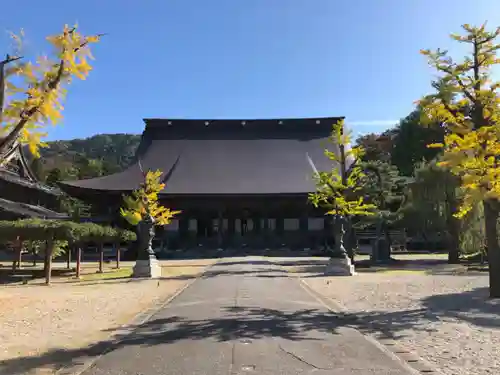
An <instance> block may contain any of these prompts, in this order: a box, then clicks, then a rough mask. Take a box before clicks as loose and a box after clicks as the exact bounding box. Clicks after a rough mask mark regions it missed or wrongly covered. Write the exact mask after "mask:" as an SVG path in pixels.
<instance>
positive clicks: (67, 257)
mask: <svg viewBox="0 0 500 375" xmlns="http://www.w3.org/2000/svg"><path fill="white" fill-rule="evenodd" d="M66 268H67V269H68V270H69V269H71V246H68V253H67V254H66Z"/></svg>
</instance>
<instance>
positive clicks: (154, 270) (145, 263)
mask: <svg viewBox="0 0 500 375" xmlns="http://www.w3.org/2000/svg"><path fill="white" fill-rule="evenodd" d="M137 229H138V230H137V234H138V241H137V260H136V262H135V265H134V268H133V272H132V276H133V277H147V278H159V277H161V266H160V263H159V262H158V259H156V255H155V253H154V251H153V247H152V243H153V238H154V236H155V230H154V219H153V217H152V216H151V215H150V214H147V215H146V216H145V217H144V219H143V220H142V221H141V222H139V224H138V228H137Z"/></svg>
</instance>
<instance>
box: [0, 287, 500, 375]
mask: <svg viewBox="0 0 500 375" xmlns="http://www.w3.org/2000/svg"><path fill="white" fill-rule="evenodd" d="M487 295H488V291H487V290H486V288H479V289H475V290H472V291H470V292H465V293H460V294H448V295H437V296H432V297H428V298H426V299H425V300H423V301H422V302H423V307H422V308H419V309H407V310H404V311H398V312H384V311H377V312H372V313H364V314H349V313H333V312H328V313H325V312H324V310H319V309H314V308H310V309H297V310H288V311H282V310H276V309H266V308H260V307H231V306H227V307H224V311H225V315H224V316H223V317H221V318H217V319H198V320H192V319H191V320H190V319H187V318H185V317H183V316H179V315H173V316H169V317H166V318H162V319H155V320H151V321H149V322H147V323H145V324H142V325H140V326H137V327H134V328H135V331H134V333H132V334H130V335H126V336H123V337H119V336H115V337H114V338H112V339H110V340H106V341H101V342H98V343H96V344H94V345H91V346H89V347H85V348H80V349H75V350H64V349H57V350H52V351H49V352H47V353H44V354H42V355H40V356H36V357H26V358H17V359H12V360H6V361H3V362H2V363H1V365H0V375H12V374H17V373H28V372H29V371H31V370H33V369H37V368H44V367H50V368H60V367H61V366H68V365H71V364H78V363H81V362H82V361H83V360H85V359H90V358H92V357H96V356H99V355H100V354H102V353H103V352H104V351H108V350H111V351H112V350H116V349H119V348H122V347H127V346H154V345H162V344H170V343H175V342H178V341H181V340H189V341H193V340H203V339H207V338H209V339H211V340H215V341H219V342H223V341H229V340H238V339H259V338H265V337H275V338H276V337H278V338H283V339H287V340H292V341H301V340H318V339H319V338H320V337H319V336H318V334H317V333H318V332H319V333H332V332H333V333H335V332H336V331H337V330H338V329H339V328H340V327H351V328H355V329H358V330H360V331H362V332H365V333H371V334H375V335H376V336H378V337H379V338H390V339H398V338H401V337H404V336H405V335H406V334H407V332H405V331H407V330H418V331H425V332H429V334H432V332H433V328H431V326H432V325H431V324H430V323H433V322H439V321H441V320H443V319H447V318H450V317H453V318H458V319H460V320H463V321H465V322H468V323H470V324H473V325H476V326H480V327H485V328H498V327H500V317H499V313H500V305H499V303H498V302H497V301H495V300H488V299H487ZM114 332H116V330H110V333H111V334H113V333H114Z"/></svg>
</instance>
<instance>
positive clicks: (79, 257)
mask: <svg viewBox="0 0 500 375" xmlns="http://www.w3.org/2000/svg"><path fill="white" fill-rule="evenodd" d="M81 270H82V246H81V245H80V244H78V245H77V247H76V278H77V279H79V278H80V273H81Z"/></svg>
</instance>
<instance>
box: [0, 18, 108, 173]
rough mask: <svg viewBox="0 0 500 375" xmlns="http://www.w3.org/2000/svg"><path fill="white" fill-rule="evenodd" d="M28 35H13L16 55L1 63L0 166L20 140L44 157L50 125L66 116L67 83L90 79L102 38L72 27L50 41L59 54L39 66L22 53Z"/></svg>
mask: <svg viewBox="0 0 500 375" xmlns="http://www.w3.org/2000/svg"><path fill="white" fill-rule="evenodd" d="M23 36H24V35H23V33H20V35H14V34H12V38H13V39H14V41H15V42H16V45H17V47H16V48H15V49H16V51H15V55H12V56H11V55H7V57H6V58H5V59H4V60H3V61H0V124H1V127H0V133H1V135H2V137H3V138H0V164H2V161H3V159H4V155H5V153H6V152H7V151H8V150H9V148H10V147H12V145H13V144H14V143H16V142H20V143H21V144H27V145H28V146H29V148H30V151H31V152H32V153H33V154H34V155H35V156H38V155H39V152H38V151H39V148H40V147H43V146H45V144H44V142H43V141H42V139H43V138H44V137H45V136H46V135H47V131H46V130H47V126H48V125H49V124H52V125H55V124H57V123H58V122H59V121H60V120H61V118H62V114H61V112H62V110H63V106H62V101H63V99H64V96H65V94H66V87H67V85H68V84H70V83H71V81H72V80H73V78H75V77H76V78H79V79H82V80H84V79H86V77H87V76H88V74H89V72H90V70H91V69H92V67H91V65H90V64H89V60H90V59H92V58H93V57H92V55H91V52H90V45H91V44H93V43H97V42H98V41H99V40H100V38H101V36H102V34H100V35H91V36H86V35H83V34H81V33H80V32H78V27H77V26H74V27H70V26H68V25H66V26H64V29H63V31H62V32H61V33H60V34H57V35H53V36H49V37H48V38H47V40H48V42H49V43H50V44H51V45H52V47H53V49H54V52H53V55H52V56H51V57H48V56H42V57H39V58H38V59H37V60H36V61H35V62H31V61H25V59H24V58H23V56H22V55H21V53H22V43H23Z"/></svg>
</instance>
